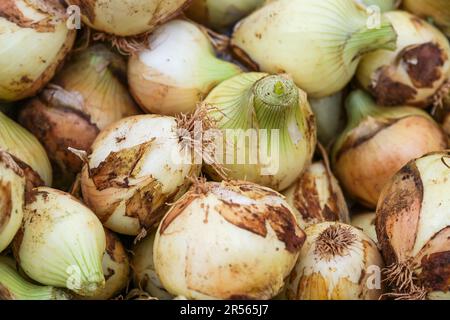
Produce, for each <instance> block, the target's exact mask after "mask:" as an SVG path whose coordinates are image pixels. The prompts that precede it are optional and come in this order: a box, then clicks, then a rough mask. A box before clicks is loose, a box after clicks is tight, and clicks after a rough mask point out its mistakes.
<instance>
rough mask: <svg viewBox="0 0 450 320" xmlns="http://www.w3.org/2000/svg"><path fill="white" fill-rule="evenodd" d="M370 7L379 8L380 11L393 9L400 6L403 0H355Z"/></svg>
mask: <svg viewBox="0 0 450 320" xmlns="http://www.w3.org/2000/svg"><path fill="white" fill-rule="evenodd" d="M354 1H356V2H357V3H359V4H362V5H364V6H365V7H367V8H369V9H374V8H376V7H378V8H379V10H380V12H386V11H392V10H395V8H397V7H398V5H399V3H400V2H401V0H354Z"/></svg>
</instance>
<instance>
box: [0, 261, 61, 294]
mask: <svg viewBox="0 0 450 320" xmlns="http://www.w3.org/2000/svg"><path fill="white" fill-rule="evenodd" d="M68 299H70V295H69V294H67V293H66V292H64V291H63V290H61V289H57V288H54V287H50V286H46V287H44V286H39V285H35V284H32V283H30V282H28V281H27V280H25V279H23V278H22V276H21V275H20V274H19V273H18V272H17V270H16V268H15V262H14V260H13V259H10V258H8V257H2V256H0V300H68Z"/></svg>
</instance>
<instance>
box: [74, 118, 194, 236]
mask: <svg viewBox="0 0 450 320" xmlns="http://www.w3.org/2000/svg"><path fill="white" fill-rule="evenodd" d="M185 120H186V119H185ZM191 120H192V122H191V121H189V120H186V121H182V120H180V119H178V120H177V119H175V118H172V117H166V116H158V115H140V116H134V117H129V118H125V119H123V120H120V121H118V122H116V123H115V124H113V125H111V126H109V127H108V128H106V129H105V130H104V131H102V132H101V133H100V134H99V136H98V137H97V139H96V140H95V142H94V144H93V145H92V154H91V155H90V157H89V160H88V162H87V164H86V165H85V166H84V168H83V171H82V177H81V186H82V192H83V198H84V200H85V202H86V203H87V205H88V206H89V207H90V208H92V209H93V210H94V212H95V213H96V214H97V216H98V217H99V218H100V220H101V221H102V222H103V224H104V225H105V226H106V227H107V228H109V229H111V230H113V231H115V232H118V233H121V234H126V235H139V234H140V233H141V232H142V231H144V233H143V234H145V230H147V229H149V228H150V227H152V226H153V225H154V224H155V223H158V222H159V221H160V219H161V218H162V216H163V215H164V211H165V210H166V205H165V204H166V203H170V202H173V201H175V200H176V199H177V198H178V197H179V196H181V195H182V194H183V193H184V192H185V191H186V190H187V188H188V187H189V185H190V178H191V177H195V176H198V174H199V172H200V168H201V163H202V162H201V159H200V161H199V164H197V162H196V159H192V157H191V152H190V151H191V149H190V148H189V146H188V145H186V144H185V143H184V140H183V139H181V135H180V131H182V130H183V129H184V128H188V127H189V126H190V125H191V123H193V121H194V116H193V117H192V118H191ZM183 138H184V137H183ZM188 138H190V136H189V137H188ZM193 160H194V161H193Z"/></svg>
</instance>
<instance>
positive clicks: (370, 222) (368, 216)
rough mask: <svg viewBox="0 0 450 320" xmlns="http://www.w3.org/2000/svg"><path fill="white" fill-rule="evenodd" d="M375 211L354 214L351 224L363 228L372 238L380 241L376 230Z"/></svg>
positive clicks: (376, 241)
mask: <svg viewBox="0 0 450 320" xmlns="http://www.w3.org/2000/svg"><path fill="white" fill-rule="evenodd" d="M375 218H376V216H375V212H361V213H356V214H352V221H351V225H352V226H354V227H356V228H359V229H361V230H362V231H363V232H364V233H365V234H367V235H368V236H369V237H370V239H372V240H373V241H374V242H375V243H378V239H377V232H376V230H375V220H376V219H375Z"/></svg>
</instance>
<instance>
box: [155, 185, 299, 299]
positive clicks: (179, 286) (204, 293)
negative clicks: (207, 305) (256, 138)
mask: <svg viewBox="0 0 450 320" xmlns="http://www.w3.org/2000/svg"><path fill="white" fill-rule="evenodd" d="M304 241H305V235H304V232H303V231H302V230H301V229H300V228H299V227H298V226H297V223H296V220H295V214H294V213H293V212H292V210H291V209H290V208H289V205H288V204H287V203H286V201H284V199H283V198H282V197H281V195H280V194H278V193H277V192H275V191H273V190H271V189H268V188H264V187H261V186H258V185H256V184H252V183H248V182H238V181H230V182H222V183H215V182H211V183H210V182H199V183H197V185H195V187H194V188H193V189H191V191H189V192H188V193H187V194H185V195H184V196H183V197H182V198H181V199H180V200H179V201H177V202H176V203H175V204H174V206H173V207H172V208H171V209H170V211H169V212H168V213H167V215H166V216H165V217H164V219H163V220H162V222H161V224H160V226H159V229H158V231H157V233H156V238H155V244H154V251H153V255H154V256H153V257H154V263H155V267H156V272H157V274H158V276H159V278H160V279H161V283H162V284H163V286H164V287H165V288H166V289H167V290H168V291H169V292H170V293H171V294H173V295H175V296H177V295H181V296H184V297H186V298H188V299H270V298H273V297H274V296H276V295H277V294H278V293H279V292H280V290H281V289H282V288H283V285H284V279H285V278H286V277H287V276H288V275H289V273H290V271H291V270H292V268H293V266H294V265H295V261H296V260H297V257H298V253H299V251H300V248H301V247H302V245H303V242H304Z"/></svg>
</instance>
